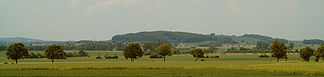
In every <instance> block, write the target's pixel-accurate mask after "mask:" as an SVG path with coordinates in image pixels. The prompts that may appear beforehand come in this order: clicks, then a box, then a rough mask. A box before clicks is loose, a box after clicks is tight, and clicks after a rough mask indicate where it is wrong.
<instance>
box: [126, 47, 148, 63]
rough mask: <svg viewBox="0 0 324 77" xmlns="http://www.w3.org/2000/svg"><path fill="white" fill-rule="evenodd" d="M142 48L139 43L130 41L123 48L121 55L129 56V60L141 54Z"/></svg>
mask: <svg viewBox="0 0 324 77" xmlns="http://www.w3.org/2000/svg"><path fill="white" fill-rule="evenodd" d="M143 54H144V53H143V50H142V48H141V46H140V44H139V43H130V44H128V45H127V46H126V47H125V48H124V52H123V55H124V56H125V58H126V59H128V58H130V59H131V61H134V59H137V58H138V57H142V56H143Z"/></svg>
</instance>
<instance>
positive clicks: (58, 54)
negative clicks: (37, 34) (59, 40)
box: [45, 45, 64, 63]
mask: <svg viewBox="0 0 324 77" xmlns="http://www.w3.org/2000/svg"><path fill="white" fill-rule="evenodd" d="M45 56H46V57H47V58H48V59H51V60H52V63H54V59H59V58H62V57H64V51H63V49H62V48H61V46H59V45H50V46H47V48H46V50H45Z"/></svg>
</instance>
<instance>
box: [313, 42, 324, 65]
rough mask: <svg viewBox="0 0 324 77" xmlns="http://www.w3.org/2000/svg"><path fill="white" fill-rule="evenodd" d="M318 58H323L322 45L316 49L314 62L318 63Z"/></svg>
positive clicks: (323, 47)
mask: <svg viewBox="0 0 324 77" xmlns="http://www.w3.org/2000/svg"><path fill="white" fill-rule="evenodd" d="M320 57H322V58H324V45H322V46H321V47H319V48H317V50H316V52H315V61H316V62H318V60H319V59H320Z"/></svg>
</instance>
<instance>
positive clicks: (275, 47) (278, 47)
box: [270, 40, 287, 62]
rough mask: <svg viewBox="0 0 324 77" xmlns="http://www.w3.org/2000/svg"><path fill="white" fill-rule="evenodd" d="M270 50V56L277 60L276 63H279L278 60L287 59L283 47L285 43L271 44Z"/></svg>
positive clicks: (276, 42) (284, 47)
mask: <svg viewBox="0 0 324 77" xmlns="http://www.w3.org/2000/svg"><path fill="white" fill-rule="evenodd" d="M270 48H271V53H272V56H274V57H276V58H277V62H279V59H280V58H287V52H286V51H287V47H286V46H285V43H283V42H278V41H277V40H276V41H274V42H273V43H272V45H271V47H270Z"/></svg>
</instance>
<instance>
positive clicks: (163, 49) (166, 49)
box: [156, 44, 172, 61]
mask: <svg viewBox="0 0 324 77" xmlns="http://www.w3.org/2000/svg"><path fill="white" fill-rule="evenodd" d="M156 51H157V52H158V53H159V55H161V56H163V61H165V56H171V55H172V54H171V52H172V49H171V46H170V45H169V44H162V45H160V46H159V47H158V48H156Z"/></svg>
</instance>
